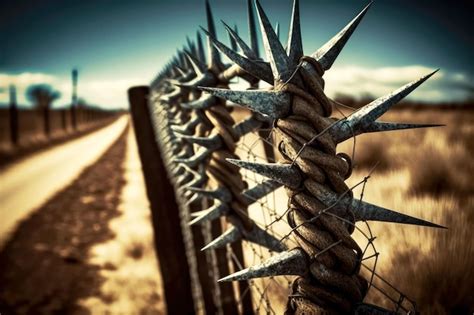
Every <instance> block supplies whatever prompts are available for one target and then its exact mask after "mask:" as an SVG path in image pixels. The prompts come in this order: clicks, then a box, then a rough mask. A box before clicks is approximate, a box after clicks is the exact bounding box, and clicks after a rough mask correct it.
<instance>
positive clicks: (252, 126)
mask: <svg viewBox="0 0 474 315" xmlns="http://www.w3.org/2000/svg"><path fill="white" fill-rule="evenodd" d="M256 116H257V115H252V116H250V117H249V118H247V119H245V120H242V121H241V122H239V123H238V124H236V125H234V126H233V127H232V129H234V132H235V135H236V136H237V137H238V138H240V137H242V136H244V135H246V134H248V133H249V132H252V131H254V130H256V129H259V128H260V127H262V125H263V122H262V120H259V119H257V117H256ZM259 116H261V115H259Z"/></svg>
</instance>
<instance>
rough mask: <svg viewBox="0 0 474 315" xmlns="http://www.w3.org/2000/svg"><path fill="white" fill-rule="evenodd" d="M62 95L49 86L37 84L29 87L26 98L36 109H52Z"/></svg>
mask: <svg viewBox="0 0 474 315" xmlns="http://www.w3.org/2000/svg"><path fill="white" fill-rule="evenodd" d="M60 96H61V94H60V93H59V92H58V91H56V90H55V89H54V88H53V87H52V86H51V85H48V84H35V85H31V86H30V87H28V90H27V91H26V97H27V98H28V100H29V101H30V102H32V103H33V104H34V106H35V107H36V108H50V107H51V104H52V103H53V102H54V101H55V100H57V99H58V98H59V97H60Z"/></svg>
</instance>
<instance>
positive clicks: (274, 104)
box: [199, 87, 291, 119]
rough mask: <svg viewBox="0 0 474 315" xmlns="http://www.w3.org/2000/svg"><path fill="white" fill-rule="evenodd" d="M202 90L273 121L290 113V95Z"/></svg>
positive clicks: (258, 91)
mask: <svg viewBox="0 0 474 315" xmlns="http://www.w3.org/2000/svg"><path fill="white" fill-rule="evenodd" d="M199 89H200V90H203V91H205V92H208V93H211V94H212V95H214V96H217V97H221V98H224V99H226V100H229V101H232V102H234V103H236V104H239V105H241V106H243V107H247V108H249V109H250V110H252V111H256V112H259V113H261V114H263V115H267V116H269V117H270V118H272V119H277V118H282V117H285V116H286V115H288V113H289V112H290V106H291V105H290V103H291V97H290V95H289V94H288V93H285V92H277V91H263V90H246V91H234V90H228V89H218V88H209V87H199Z"/></svg>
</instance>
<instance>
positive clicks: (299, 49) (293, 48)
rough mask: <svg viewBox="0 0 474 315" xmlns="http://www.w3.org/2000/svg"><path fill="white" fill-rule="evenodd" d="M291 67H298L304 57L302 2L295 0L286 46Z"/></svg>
mask: <svg viewBox="0 0 474 315" xmlns="http://www.w3.org/2000/svg"><path fill="white" fill-rule="evenodd" d="M286 51H287V54H288V58H289V59H290V63H291V67H292V68H293V67H296V65H297V64H298V63H299V60H300V58H301V57H303V41H302V39H301V25H300V3H299V0H293V13H292V15H291V23H290V33H289V34H288V45H287V46H286Z"/></svg>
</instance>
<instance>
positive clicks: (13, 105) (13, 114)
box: [9, 85, 18, 146]
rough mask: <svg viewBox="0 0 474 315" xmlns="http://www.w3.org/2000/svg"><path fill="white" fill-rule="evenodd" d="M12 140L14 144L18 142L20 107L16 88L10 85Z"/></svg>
mask: <svg viewBox="0 0 474 315" xmlns="http://www.w3.org/2000/svg"><path fill="white" fill-rule="evenodd" d="M9 116H10V140H11V143H12V145H14V146H16V145H17V144H18V108H17V106H16V88H15V86H13V85H10V115H9Z"/></svg>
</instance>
